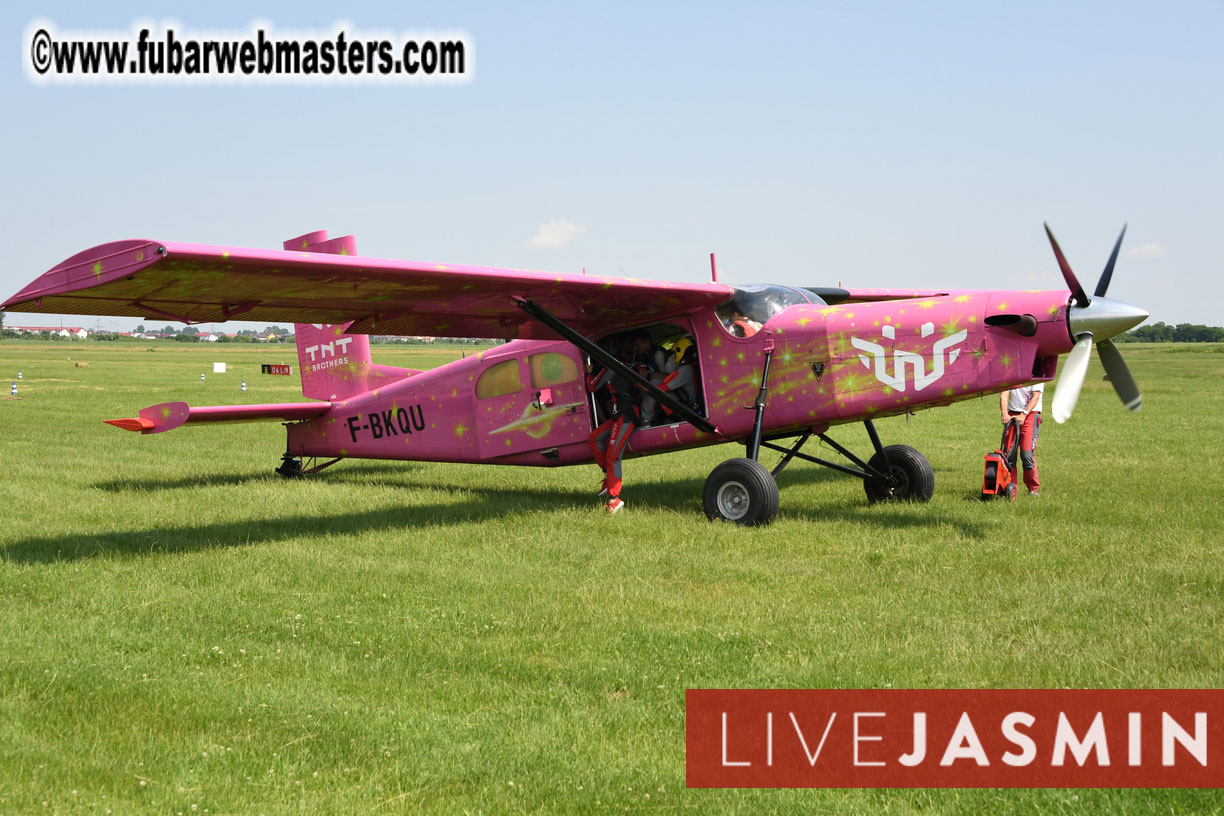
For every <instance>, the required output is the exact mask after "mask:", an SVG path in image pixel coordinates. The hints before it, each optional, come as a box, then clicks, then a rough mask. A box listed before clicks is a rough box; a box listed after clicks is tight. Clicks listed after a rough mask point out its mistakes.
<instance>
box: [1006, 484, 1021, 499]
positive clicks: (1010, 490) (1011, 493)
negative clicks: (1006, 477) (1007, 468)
mask: <svg viewBox="0 0 1224 816" xmlns="http://www.w3.org/2000/svg"><path fill="white" fill-rule="evenodd" d="M1019 492H1020V488H1018V487H1016V483H1015V482H1012V483H1011V484H1009V485H1008V486H1007V491H1006V495H1007V498H1008V500H1009V501H1015V500H1016V494H1017V493H1019Z"/></svg>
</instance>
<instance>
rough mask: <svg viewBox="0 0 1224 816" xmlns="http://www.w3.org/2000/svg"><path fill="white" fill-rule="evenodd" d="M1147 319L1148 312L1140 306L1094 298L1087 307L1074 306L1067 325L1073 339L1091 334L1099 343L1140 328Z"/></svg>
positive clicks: (1068, 316)
mask: <svg viewBox="0 0 1224 816" xmlns="http://www.w3.org/2000/svg"><path fill="white" fill-rule="evenodd" d="M1147 318H1148V312H1147V311H1146V310H1144V309H1140V308H1139V307H1138V306H1132V305H1130V304H1129V303H1123V302H1122V301H1120V300H1110V299H1108V298H1103V297H1094V298H1093V299H1092V302H1091V303H1089V304H1088V305H1087V306H1076V305H1072V306H1071V309H1070V312H1069V314H1068V315H1067V324H1068V326H1069V328H1070V329H1071V336H1072V337H1079V336H1080V335H1081V334H1083V333H1084V332H1089V333H1091V334H1092V336H1093V338H1094V339H1095V340H1096V341H1097V342H1098V343H1099V342H1101V341H1102V340H1108V339H1109V338H1111V337H1116V336H1117V335H1119V334H1122V333H1123V332H1125V331H1128V330H1129V329H1132V328H1134V327H1135V326H1138V325H1139V324H1140V323H1142V322H1143V321H1144V320H1147Z"/></svg>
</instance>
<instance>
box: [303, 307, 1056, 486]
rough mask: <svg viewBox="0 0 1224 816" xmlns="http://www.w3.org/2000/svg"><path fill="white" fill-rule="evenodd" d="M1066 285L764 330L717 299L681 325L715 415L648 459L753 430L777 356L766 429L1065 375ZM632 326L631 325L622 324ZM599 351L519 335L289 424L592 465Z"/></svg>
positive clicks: (783, 317)
mask: <svg viewBox="0 0 1224 816" xmlns="http://www.w3.org/2000/svg"><path fill="white" fill-rule="evenodd" d="M1067 303H1068V293H1067V291H1066V290H1048V291H956V292H949V293H948V294H946V295H941V296H937V297H930V298H926V299H921V300H914V299H907V300H880V301H876V302H865V303H863V302H860V303H853V304H845V305H841V306H836V305H835V306H826V305H823V304H820V303H812V304H798V305H791V306H788V307H786V308H784V309H782V310H780V311H778V312H777V313H776V314H774V315H772V317H770V319H769V320H768V321H766V322H765V323H764V325H762V326H761V328H760V329H759V330H758V331H756V332H755V334H752V335H751V336H748V337H738V336H735V334H734V333H733V332H732V331H731V330H730V329H729V327H728V326H727V325H725V322H724V320H723V319H720V315H719V314H718V313H717V312H716V310H715V309H714V308H706V309H703V310H699V311H697V312H695V313H692V314H689V315H687V316H683V317H676V318H672V319H670V320H669V321H668V324H669V325H670V326H674V327H676V328H678V329H680V330H682V331H684V332H686V333H688V334H690V335H691V336H692V338H693V341H694V343H695V345H696V347H697V352H698V371H699V379H700V383H701V389H700V398H699V402H700V404H701V407H702V413H703V414H704V415H705V416H706V417H708V419H709V420H710V421H711V422H712V423H713V424H714V425H715V426H716V427H717V433H714V434H711V433H704V432H702V431H700V430H698V429H697V428H696V427H694V426H692V425H690V424H688V423H684V422H676V423H673V424H664V425H657V426H655V427H648V428H641V429H639V430H637V431H636V432H635V433H634V434H633V436H632V438H631V440H630V442H629V451H630V453H631V454H632V455H646V454H653V453H662V452H666V451H669V450H674V449H677V448H683V447H692V446H698V445H709V444H717V443H720V442H725V441H743V440H744V439H745V438H746V437H747V436H748V435H749V434H750V432H751V430H752V423H753V411H751V410H746V409H747V408H749V407H750V405H751V403H752V401H753V399H754V398H755V396H756V394H757V392H758V389H759V388H760V386H761V375H762V371H763V368H764V364H765V357H766V354H767V352H768V353H770V355H771V367H770V375H769V379H768V383H767V387H768V391H767V398H766V403H765V405H766V408H765V413H764V418H765V419H764V433H765V436H766V437H779V436H785V435H788V434H794V433H801V432H803V431H805V430H808V429H815V430H816V431H817V432H821V431H823V430H825V429H827V428H828V427H830V426H832V425H837V424H842V423H847V422H855V421H860V420H862V419H863V418H864V417H867V418H879V417H886V416H891V415H897V414H903V413H906V412H911V411H916V410H919V409H922V408H930V407H934V406H941V405H949V404H951V403H953V402H957V401H960V400H964V399H969V398H972V397H976V396H980V395H983V394H992V393H997V392H999V391H1001V390H1003V389H1006V388H1009V387H1012V386H1014V385H1019V384H1023V383H1028V382H1044V381H1049V380H1051V379H1053V377H1054V374H1055V369H1056V366H1057V362H1058V355H1059V354H1063V353H1066V352H1067V351H1069V350H1070V349H1071V347H1072V345H1073V342H1072V339H1071V336H1070V333H1069V332H1068V329H1067ZM612 328H616V329H622V328H625V327H623V326H617V327H609V329H610V330H611V329H612ZM585 363H586V358H585V355H584V353H583V352H582V351H581V350H580V349H579V348H577V347H576V346H574V345H572V344H570V343H568V342H565V341H559V340H558V341H548V340H518V341H513V342H509V343H506V344H504V345H501V346H497V347H495V348H492V349H489V350H486V351H483V352H481V353H479V354H477V355H474V356H472V357H468V358H466V359H462V360H458V361H455V362H453V363H449V364H447V365H443V366H441V367H439V368H436V369H433V370H430V371H425V372H421V373H418V374H414V375H412V376H409V377H406V378H404V379H401V380H399V381H396V382H391V383H384V384H382V385H381V386H380V387H378V388H376V389H374V390H371V391H369V392H366V393H363V394H360V395H357V396H354V397H351V398H348V399H343V400H340V401H338V402H335V403H334V404H333V406H332V408H331V409H330V410H329V411H328V412H327V413H326V414H324V415H322V416H320V417H318V418H315V419H311V420H308V421H304V422H298V423H295V424H292V425H290V426H289V452H290V453H292V454H294V455H297V456H307V457H337V456H339V457H353V458H373V459H406V460H419V461H439V462H478V463H491V464H510V465H535V466H558V465H569V464H578V463H582V462H587V461H591V451H590V448H589V446H588V444H587V441H586V440H587V437H588V435H589V434H590V433H591V431H592V429H593V428H594V426H595V419H596V417H595V410H596V409H595V403H594V401H593V400H592V399H591V398H590V395H589V394H588V393H587V390H586V384H585V378H584V376H583V374H584V366H585Z"/></svg>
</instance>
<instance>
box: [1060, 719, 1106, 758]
mask: <svg viewBox="0 0 1224 816" xmlns="http://www.w3.org/2000/svg"><path fill="white" fill-rule="evenodd" d="M1067 748H1070V749H1071V753H1072V755H1074V756H1075V763H1076V764H1077V765H1079V766H1081V767H1082V766H1083V764H1084V763H1085V762H1087V761H1088V754H1089V753H1091V752H1092V749H1093V748H1096V752H1097V765H1099V766H1101V767H1105V766H1107V765H1109V745H1108V744H1107V743H1106V742H1105V721H1104V720H1103V719H1102V718H1101V712H1099V711H1098V712H1097V715H1096V716H1095V717H1093V719H1092V725H1090V726H1088V733H1087V734H1085V735H1084V739H1083V741H1080V739H1079V737H1078V736H1076V733H1075V729H1073V728H1072V727H1071V723H1070V722H1068V721H1067V715H1066V714H1064V713H1063V712H1061V711H1060V712H1058V729H1057V730H1056V731H1055V732H1054V756H1053V758H1052V759H1051V760H1050V764H1051V765H1053V766H1055V767H1056V768H1057V767H1062V764H1063V762H1064V761H1065V760H1066V758H1067Z"/></svg>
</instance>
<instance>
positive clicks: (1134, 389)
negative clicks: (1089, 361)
mask: <svg viewBox="0 0 1224 816" xmlns="http://www.w3.org/2000/svg"><path fill="white" fill-rule="evenodd" d="M1097 353H1098V354H1100V355H1101V364H1102V365H1104V366H1105V373H1106V374H1107V375H1108V377H1109V381H1110V382H1111V383H1112V384H1113V387H1114V391H1117V392H1118V399H1120V400H1122V404H1123V405H1125V406H1126V407H1127V408H1128V409H1130V410H1131V411H1138V410H1139V409H1140V408H1142V407H1143V397H1142V395H1140V393H1139V386H1137V385H1135V378H1134V377H1132V376H1131V373H1130V369H1129V368H1127V367H1126V361H1124V360H1123V359H1122V352H1120V351H1118V347H1117V346H1115V345H1114V342H1113V341H1112V340H1102V341H1101V342H1100V343H1097Z"/></svg>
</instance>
